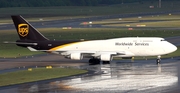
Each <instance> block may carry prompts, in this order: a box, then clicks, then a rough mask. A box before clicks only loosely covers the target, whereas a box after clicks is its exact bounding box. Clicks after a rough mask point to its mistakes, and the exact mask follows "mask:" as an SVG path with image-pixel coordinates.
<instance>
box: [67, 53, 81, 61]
mask: <svg viewBox="0 0 180 93" xmlns="http://www.w3.org/2000/svg"><path fill="white" fill-rule="evenodd" d="M70 59H73V60H81V59H83V55H82V54H81V53H72V54H70Z"/></svg>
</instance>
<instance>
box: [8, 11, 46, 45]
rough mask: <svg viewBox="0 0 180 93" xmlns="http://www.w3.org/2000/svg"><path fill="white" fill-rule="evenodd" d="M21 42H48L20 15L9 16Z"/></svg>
mask: <svg viewBox="0 0 180 93" xmlns="http://www.w3.org/2000/svg"><path fill="white" fill-rule="evenodd" d="M11 17H12V20H13V22H14V25H15V27H16V30H17V33H18V35H19V38H20V39H21V40H32V41H44V40H48V39H47V38H46V37H45V36H43V35H42V34H41V33H40V32H39V31H38V30H36V29H35V28H34V27H33V26H32V25H31V24H30V23H29V22H27V21H26V20H25V19H24V18H23V17H22V16H20V15H15V16H14V15H13V16H11Z"/></svg>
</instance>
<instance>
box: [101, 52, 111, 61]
mask: <svg viewBox="0 0 180 93" xmlns="http://www.w3.org/2000/svg"><path fill="white" fill-rule="evenodd" d="M100 58H101V61H111V60H112V58H113V57H112V56H111V54H102V55H101V56H100Z"/></svg>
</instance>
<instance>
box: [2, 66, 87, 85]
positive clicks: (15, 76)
mask: <svg viewBox="0 0 180 93" xmlns="http://www.w3.org/2000/svg"><path fill="white" fill-rule="evenodd" d="M86 72H87V71H86V70H80V69H72V68H49V69H47V68H35V69H32V70H30V69H29V70H21V71H16V72H9V73H4V74H0V82H1V83H0V86H7V85H14V84H21V83H27V82H34V81H39V80H48V79H55V78H61V77H67V76H72V75H77V74H83V73H86Z"/></svg>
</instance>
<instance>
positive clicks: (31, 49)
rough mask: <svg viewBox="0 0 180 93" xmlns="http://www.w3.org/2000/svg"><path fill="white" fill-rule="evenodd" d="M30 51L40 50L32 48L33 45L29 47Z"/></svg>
mask: <svg viewBox="0 0 180 93" xmlns="http://www.w3.org/2000/svg"><path fill="white" fill-rule="evenodd" d="M27 48H28V49H29V50H30V51H38V50H36V49H34V48H32V47H27Z"/></svg>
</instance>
